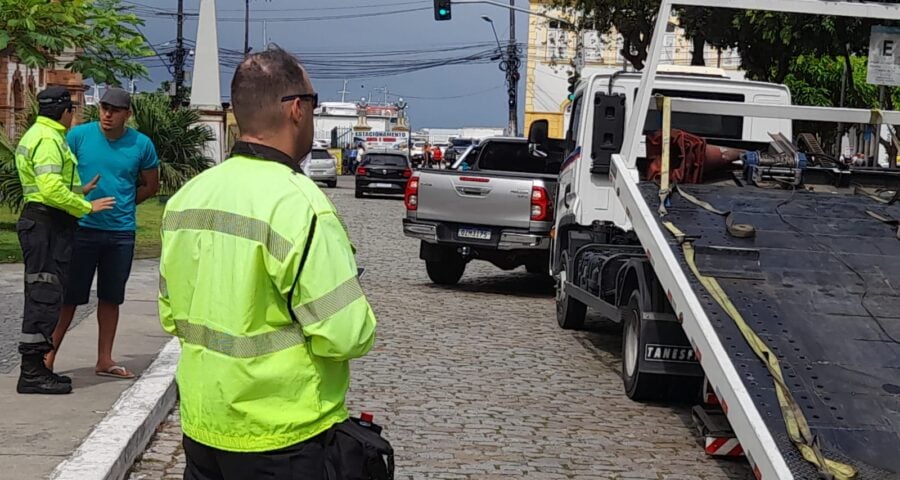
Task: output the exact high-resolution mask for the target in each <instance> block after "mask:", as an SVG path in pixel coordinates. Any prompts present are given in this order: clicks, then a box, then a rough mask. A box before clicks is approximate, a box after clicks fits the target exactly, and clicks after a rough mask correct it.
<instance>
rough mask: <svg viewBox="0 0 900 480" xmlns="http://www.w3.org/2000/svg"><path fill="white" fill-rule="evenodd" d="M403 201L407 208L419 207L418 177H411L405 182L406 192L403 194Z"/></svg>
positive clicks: (414, 208)
mask: <svg viewBox="0 0 900 480" xmlns="http://www.w3.org/2000/svg"><path fill="white" fill-rule="evenodd" d="M403 203H405V204H406V209H407V210H416V209H418V208H419V177H417V176H416V177H412V178H410V179H409V181H408V182H406V194H405V195H404V196H403Z"/></svg>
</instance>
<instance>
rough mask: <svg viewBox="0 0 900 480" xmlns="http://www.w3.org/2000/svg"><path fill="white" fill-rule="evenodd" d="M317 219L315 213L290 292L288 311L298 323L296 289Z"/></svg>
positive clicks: (310, 245) (313, 235) (314, 232)
mask: <svg viewBox="0 0 900 480" xmlns="http://www.w3.org/2000/svg"><path fill="white" fill-rule="evenodd" d="M317 219H318V217H317V216H316V215H315V214H313V217H312V222H311V223H310V225H309V233H308V234H307V235H306V245H304V246H303V255H301V256H300V265H299V266H298V267H297V274H296V275H295V276H294V283H293V284H292V285H291V290H290V291H289V292H288V312H290V313H291V319H293V320H294V322H296V323H300V320H299V319H297V315H296V314H294V290H296V289H297V284H299V283H300V273H301V272H303V267H305V266H306V258H307V257H309V249H310V248H311V247H312V242H313V239H314V238H315V235H316V221H317Z"/></svg>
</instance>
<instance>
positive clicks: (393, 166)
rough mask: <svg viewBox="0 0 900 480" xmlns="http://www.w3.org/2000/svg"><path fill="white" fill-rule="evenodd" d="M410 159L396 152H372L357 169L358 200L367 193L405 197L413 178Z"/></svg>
mask: <svg viewBox="0 0 900 480" xmlns="http://www.w3.org/2000/svg"><path fill="white" fill-rule="evenodd" d="M412 173H413V172H412V166H411V165H410V163H409V157H407V156H406V154H405V153H403V152H398V151H396V150H371V151H369V152H367V153H366V154H365V156H364V157H363V161H362V163H361V164H360V165H359V166H358V167H356V198H360V197H362V196H363V194H365V193H378V194H387V195H403V194H404V192H405V189H406V182H407V181H408V180H409V177H411V176H412Z"/></svg>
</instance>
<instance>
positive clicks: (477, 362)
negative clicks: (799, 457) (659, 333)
mask: <svg viewBox="0 0 900 480" xmlns="http://www.w3.org/2000/svg"><path fill="white" fill-rule="evenodd" d="M326 191H327V192H328V193H329V194H330V196H331V197H332V198H333V199H334V202H335V203H336V205H337V207H338V209H339V211H340V212H341V214H342V215H343V217H344V219H345V221H346V223H347V225H348V227H349V229H350V233H351V237H352V239H353V241H354V243H355V244H356V246H357V248H358V257H357V260H358V263H359V265H360V266H363V267H365V268H366V273H365V275H364V277H363V282H362V283H363V286H364V288H365V290H366V292H367V294H368V296H369V299H370V301H371V302H372V304H373V307H374V308H375V311H376V313H377V314H378V319H379V325H378V337H377V340H376V343H375V347H374V348H373V350H372V352H371V353H370V354H369V355H368V356H366V357H365V358H363V359H360V360H357V361H354V362H353V364H352V372H353V375H352V377H353V380H352V386H351V390H350V393H349V397H348V406H349V408H350V411H351V412H352V413H353V414H355V415H356V414H359V412H361V411H366V412H372V413H373V414H374V415H375V421H376V423H380V424H382V425H384V427H385V436H386V437H387V438H388V439H389V440H390V441H391V442H392V444H393V445H394V448H395V450H396V457H397V478H399V479H425V478H429V479H432V478H433V479H464V478H472V479H494V478H528V479H557V478H558V479H620V478H621V479H660V480H661V479H669V480H676V479H678V480H688V479H749V478H752V477H753V476H752V474H751V473H750V469H749V468H748V466H747V464H746V461H743V460H741V461H737V462H734V461H720V460H715V459H711V458H709V457H707V456H706V455H705V454H704V452H703V450H702V448H700V446H699V439H698V437H697V436H696V433H695V430H694V428H693V427H692V426H691V419H690V411H689V408H688V407H687V406H682V407H670V406H664V405H647V404H639V403H635V402H632V401H630V400H629V399H628V398H627V397H626V396H625V394H624V393H623V391H622V381H621V378H620V376H619V369H620V364H619V355H620V343H621V336H620V328H619V327H617V326H615V325H610V324H606V323H601V322H590V323H589V330H588V331H587V332H570V331H564V330H561V329H559V328H558V327H557V325H556V320H555V312H554V301H553V286H552V285H551V284H550V283H549V282H547V281H546V280H544V279H542V278H541V277H537V276H534V275H530V274H527V273H525V271H524V269H519V270H516V271H514V272H503V271H501V270H499V269H496V268H495V267H493V266H492V265H490V264H487V263H481V262H475V263H470V264H469V267H468V269H467V271H466V274H465V276H464V277H463V279H462V281H461V283H460V285H459V286H457V287H454V288H443V287H437V286H435V285H432V284H431V282H430V281H429V280H428V277H427V276H426V274H425V266H424V262H422V261H421V260H419V259H418V249H419V246H418V242H417V241H414V240H411V239H408V238H406V237H404V236H403V234H402V227H401V218H402V217H403V215H404V208H403V203H402V201H400V200H398V199H388V198H365V199H355V198H354V197H353V189H352V179H351V180H350V181H347V180H346V179H342V181H341V188H339V189H336V190H326ZM180 439H181V433H180V430H179V427H178V418H177V414H176V413H173V414H172V415H170V417H169V419H168V420H167V422H166V423H164V424H163V425H162V426H161V427H160V429H159V431H158V433H157V435H156V437H155V438H154V440H153V443H152V444H151V446H150V448H149V449H148V451H147V452H146V453H145V454H144V456H143V458H142V459H141V460H140V461H139V462H138V463H137V464H136V465H135V467H134V469H133V471H132V473H131V475H130V477H129V478H130V479H132V480H151V479H152V480H157V479H170V478H171V479H175V478H181V475H182V471H183V469H184V455H183V453H182V451H181V448H180Z"/></svg>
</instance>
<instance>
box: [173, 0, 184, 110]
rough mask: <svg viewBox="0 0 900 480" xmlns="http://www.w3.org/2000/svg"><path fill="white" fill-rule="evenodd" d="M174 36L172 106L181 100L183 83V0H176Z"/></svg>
mask: <svg viewBox="0 0 900 480" xmlns="http://www.w3.org/2000/svg"><path fill="white" fill-rule="evenodd" d="M177 25H178V26H177V32H176V36H175V95H173V96H172V106H173V107H175V106H178V104H179V103H180V102H181V96H182V88H183V85H184V56H185V55H184V0H178V21H177Z"/></svg>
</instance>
